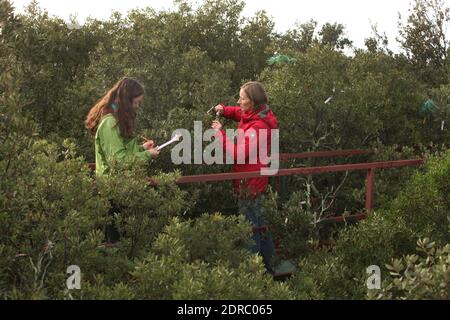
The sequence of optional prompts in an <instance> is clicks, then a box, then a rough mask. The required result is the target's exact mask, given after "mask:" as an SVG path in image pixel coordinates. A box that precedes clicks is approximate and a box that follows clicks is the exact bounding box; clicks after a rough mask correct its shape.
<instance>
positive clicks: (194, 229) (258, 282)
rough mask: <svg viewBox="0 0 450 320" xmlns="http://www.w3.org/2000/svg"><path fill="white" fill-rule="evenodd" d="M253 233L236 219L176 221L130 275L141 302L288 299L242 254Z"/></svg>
mask: <svg viewBox="0 0 450 320" xmlns="http://www.w3.org/2000/svg"><path fill="white" fill-rule="evenodd" d="M250 232H251V228H250V225H249V224H248V223H247V222H245V220H244V218H243V217H242V216H240V217H223V216H221V215H219V214H214V215H211V216H207V215H204V216H202V217H200V218H198V219H197V220H196V221H192V222H190V221H187V222H181V221H179V220H178V219H174V220H173V221H172V222H171V224H170V225H169V226H168V227H167V228H166V230H165V231H164V232H163V233H161V234H160V235H159V237H158V239H157V240H156V242H155V243H154V248H153V252H152V253H151V254H149V255H148V256H147V257H146V258H145V259H144V260H142V261H140V262H138V263H137V265H136V268H135V270H134V271H133V273H132V275H133V278H134V279H135V280H134V285H135V290H136V293H137V294H136V295H137V296H138V297H139V298H144V299H202V300H204V299H227V300H228V299H289V298H290V297H291V293H290V291H289V289H288V287H287V286H286V285H284V284H280V283H276V282H274V281H273V280H272V279H271V278H270V277H269V276H267V275H265V274H264V272H265V271H264V267H263V265H262V259H261V257H259V256H256V255H253V254H250V253H249V251H247V250H246V249H245V248H246V246H247V245H248V241H249V239H250Z"/></svg>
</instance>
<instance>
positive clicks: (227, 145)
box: [216, 106, 278, 195]
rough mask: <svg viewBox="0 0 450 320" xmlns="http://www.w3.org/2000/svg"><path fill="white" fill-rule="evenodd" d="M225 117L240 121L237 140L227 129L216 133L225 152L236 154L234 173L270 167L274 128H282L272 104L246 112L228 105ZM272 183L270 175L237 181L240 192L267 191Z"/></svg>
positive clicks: (236, 185) (235, 186)
mask: <svg viewBox="0 0 450 320" xmlns="http://www.w3.org/2000/svg"><path fill="white" fill-rule="evenodd" d="M223 116H224V117H225V118H228V119H232V120H234V121H239V125H238V134H237V136H236V137H235V140H234V141H233V140H232V139H231V137H227V136H226V133H225V131H224V130H221V131H220V132H218V134H217V135H216V138H217V139H218V140H219V141H220V143H222V146H223V149H224V154H225V155H226V154H227V153H228V154H230V155H231V154H233V156H234V165H233V172H245V171H260V169H261V168H263V167H268V156H270V150H271V136H272V129H276V128H278V121H277V119H276V118H275V115H274V114H273V112H272V110H270V109H269V107H268V106H262V107H259V108H257V109H255V110H254V111H247V112H243V111H242V109H241V108H240V107H224V112H223ZM239 129H241V130H239ZM264 135H265V136H264ZM264 138H266V139H264ZM260 140H261V141H260ZM266 142H267V143H266ZM260 143H261V144H262V145H261V146H260ZM266 145H267V147H265V146H266ZM260 147H262V149H261V148H260ZM238 160H240V161H239V162H240V163H238ZM268 183H269V178H266V177H264V178H251V179H241V180H234V181H233V185H234V188H235V191H236V192H237V193H240V192H241V191H243V190H244V189H246V190H247V192H250V193H251V194H252V195H257V194H259V193H263V192H264V191H266V189H267V185H268ZM244 192H245V191H244Z"/></svg>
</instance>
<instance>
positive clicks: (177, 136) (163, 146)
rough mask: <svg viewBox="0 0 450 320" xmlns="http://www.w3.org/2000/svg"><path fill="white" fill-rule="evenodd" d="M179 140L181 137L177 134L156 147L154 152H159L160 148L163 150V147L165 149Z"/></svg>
mask: <svg viewBox="0 0 450 320" xmlns="http://www.w3.org/2000/svg"><path fill="white" fill-rule="evenodd" d="M180 138H181V136H180V135H178V134H176V135H175V136H174V137H173V138H172V139H171V140H170V141H167V142H166V143H164V144H162V145H160V146H158V147H157V148H156V150H158V151H159V150H161V149H162V148H165V147H167V146H168V145H170V144H172V143H174V142H177V141H179V140H180Z"/></svg>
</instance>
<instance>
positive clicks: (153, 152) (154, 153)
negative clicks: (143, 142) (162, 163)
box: [147, 148, 160, 159]
mask: <svg viewBox="0 0 450 320" xmlns="http://www.w3.org/2000/svg"><path fill="white" fill-rule="evenodd" d="M147 151H148V153H150V155H151V156H152V159H156V158H158V156H159V152H160V151H158V150H157V149H156V148H150V149H147Z"/></svg>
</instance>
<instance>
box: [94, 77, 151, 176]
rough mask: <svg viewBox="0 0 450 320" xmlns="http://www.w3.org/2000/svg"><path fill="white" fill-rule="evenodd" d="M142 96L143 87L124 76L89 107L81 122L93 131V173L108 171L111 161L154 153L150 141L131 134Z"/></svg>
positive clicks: (145, 157) (139, 158)
mask: <svg viewBox="0 0 450 320" xmlns="http://www.w3.org/2000/svg"><path fill="white" fill-rule="evenodd" d="M143 99H144V87H143V86H142V85H141V84H140V83H139V82H138V81H137V80H135V79H133V78H127V77H125V78H123V79H121V80H120V81H119V82H117V83H116V84H115V85H114V87H112V89H110V90H109V91H108V93H106V94H105V95H104V96H103V97H102V98H101V99H100V100H99V101H97V103H96V104H95V105H94V106H93V107H92V108H91V110H90V111H89V114H88V116H87V119H86V122H85V124H86V128H87V129H88V130H89V131H90V132H91V134H92V135H95V172H96V175H97V176H99V175H103V174H105V173H108V170H109V163H110V162H112V161H117V160H119V161H150V160H151V159H155V158H157V157H158V155H159V151H157V149H156V148H155V146H154V142H153V141H151V140H149V141H147V142H145V143H144V144H143V145H140V144H139V143H138V142H137V140H136V138H135V132H134V130H135V119H136V114H137V111H138V109H139V104H140V103H141V102H142V100H143Z"/></svg>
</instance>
